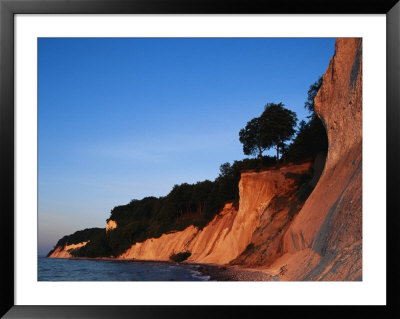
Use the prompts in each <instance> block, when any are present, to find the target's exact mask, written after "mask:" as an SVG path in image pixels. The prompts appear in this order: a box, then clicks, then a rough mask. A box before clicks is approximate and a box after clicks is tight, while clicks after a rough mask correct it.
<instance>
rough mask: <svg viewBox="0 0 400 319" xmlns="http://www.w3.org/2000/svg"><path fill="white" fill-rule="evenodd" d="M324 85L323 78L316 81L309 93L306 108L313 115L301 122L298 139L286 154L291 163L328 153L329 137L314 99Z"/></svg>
mask: <svg viewBox="0 0 400 319" xmlns="http://www.w3.org/2000/svg"><path fill="white" fill-rule="evenodd" d="M321 85H322V77H319V78H318V80H317V81H315V82H314V83H313V84H312V85H310V88H309V90H308V92H307V100H306V102H305V103H304V108H305V109H307V110H308V111H309V112H310V113H311V114H310V116H308V118H309V119H310V120H309V121H308V122H305V121H301V122H300V125H299V128H298V132H297V135H296V138H295V139H294V141H293V143H292V144H291V145H289V147H288V149H287V150H286V152H285V158H286V159H287V160H289V161H294V162H296V161H301V160H304V159H306V158H314V157H315V156H316V155H317V154H318V153H320V152H322V153H325V154H326V153H327V151H328V137H327V135H326V131H325V128H324V125H323V124H322V121H321V120H320V119H319V117H318V115H317V113H315V109H314V107H315V106H314V99H315V97H316V96H317V93H318V91H319V89H320V87H321Z"/></svg>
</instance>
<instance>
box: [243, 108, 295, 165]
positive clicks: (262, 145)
mask: <svg viewBox="0 0 400 319" xmlns="http://www.w3.org/2000/svg"><path fill="white" fill-rule="evenodd" d="M296 123H297V117H296V113H294V112H292V111H290V110H288V109H286V108H285V107H284V104H283V103H278V104H275V103H268V104H267V105H265V109H264V112H263V113H262V114H261V116H260V117H256V118H254V119H252V120H250V121H249V122H247V125H246V127H245V128H243V129H241V130H240V132H239V140H240V142H241V143H242V144H243V153H244V154H245V155H256V154H258V157H259V159H260V161H261V162H262V153H263V152H264V151H265V150H267V149H270V148H272V147H274V148H275V149H276V161H277V162H279V150H282V149H284V148H285V147H286V145H285V142H286V141H287V140H289V139H291V138H292V137H293V135H294V134H295V133H296V131H295V126H296Z"/></svg>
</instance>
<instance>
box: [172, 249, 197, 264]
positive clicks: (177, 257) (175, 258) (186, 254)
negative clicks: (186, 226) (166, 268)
mask: <svg viewBox="0 0 400 319" xmlns="http://www.w3.org/2000/svg"><path fill="white" fill-rule="evenodd" d="M191 255H192V253H191V252H190V251H185V252H181V253H177V254H172V255H171V256H169V259H170V260H171V261H173V262H176V263H181V262H182V261H184V260H186V259H188V258H189V257H190V256H191Z"/></svg>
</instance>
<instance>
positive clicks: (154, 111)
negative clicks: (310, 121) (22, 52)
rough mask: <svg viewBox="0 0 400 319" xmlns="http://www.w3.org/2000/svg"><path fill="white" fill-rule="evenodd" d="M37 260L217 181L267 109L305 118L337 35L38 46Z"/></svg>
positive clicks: (44, 41) (42, 42)
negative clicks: (83, 233)
mask: <svg viewBox="0 0 400 319" xmlns="http://www.w3.org/2000/svg"><path fill="white" fill-rule="evenodd" d="M38 41H39V42H38V43H39V51H38V73H39V74H38V81H39V82H38V84H39V88H38V90H39V92H38V93H39V106H38V115H39V122H38V136H39V137H38V143H39V147H38V152H39V172H38V176H39V219H38V222H39V229H38V230H39V254H45V253H47V252H48V251H49V250H50V249H51V248H52V247H53V246H54V245H55V243H56V242H57V240H58V239H59V238H61V237H62V236H64V235H66V234H70V233H73V232H75V231H76V230H80V229H84V228H88V227H105V220H106V219H107V218H108V217H109V214H110V211H111V209H112V208H113V207H114V206H117V205H122V204H126V203H128V202H129V201H130V200H132V199H134V198H136V199H141V198H143V197H145V196H164V195H166V194H168V192H169V191H170V190H171V188H172V186H173V185H174V184H180V183H183V182H188V183H195V182H197V181H202V180H205V179H209V180H214V178H215V177H217V176H218V174H219V166H220V164H222V163H225V162H233V161H234V160H240V159H242V158H244V157H245V156H244V155H243V152H242V145H241V144H240V142H239V138H238V134H239V130H240V129H241V128H243V127H244V126H245V125H246V123H247V122H248V121H249V120H251V119H252V118H254V117H256V116H259V115H260V114H261V113H262V111H263V108H264V105H265V104H267V103H268V102H274V103H278V102H283V103H284V104H285V107H287V108H289V109H291V110H293V111H295V112H296V113H297V116H298V118H299V119H300V120H301V119H304V118H305V117H306V116H307V115H308V113H307V111H306V110H305V109H304V102H305V101H306V98H307V90H308V88H309V86H310V85H311V84H312V83H314V82H315V81H316V80H317V79H318V77H319V76H320V75H322V74H323V73H324V72H325V70H326V68H327V67H328V64H329V61H330V58H331V57H332V55H333V53H334V41H335V40H334V39H332V38H328V39H290V38H285V39H284V38H280V39H263V38H252V39H250V38H249V39H246V38H237V39H236V38H234V39H232V38H231V39H220V38H214V39H210V38H197V39H195V38H193V39H179V38H171V39H169V38H143V39H134V38H132V39H124V38H121V39H116V38H113V39H102V38H99V39H86V38H81V39H73V38H71V39H66V38H64V39H63V38H55V39H51V38H40V39H39V40H38Z"/></svg>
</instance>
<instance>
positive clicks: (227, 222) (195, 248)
mask: <svg viewBox="0 0 400 319" xmlns="http://www.w3.org/2000/svg"><path fill="white" fill-rule="evenodd" d="M310 165H311V163H309V162H308V163H304V164H301V165H290V166H285V167H282V168H281V169H278V170H275V169H273V170H267V171H263V172H260V173H250V172H249V173H243V174H242V176H241V179H240V183H239V193H240V202H239V210H236V209H235V208H234V207H233V206H232V204H226V205H225V207H224V209H223V210H222V211H221V213H220V214H218V215H217V216H215V217H214V219H213V220H212V221H211V222H210V223H209V224H208V225H207V226H206V227H204V228H203V229H202V230H198V229H197V228H195V227H193V226H190V227H188V228H186V229H185V230H183V231H179V232H175V233H172V234H164V235H163V236H161V237H160V238H152V239H148V240H146V241H144V242H142V243H136V244H134V245H133V246H132V247H131V248H130V249H128V250H127V251H126V252H125V253H123V254H122V255H120V256H119V258H121V259H132V258H134V259H141V260H169V257H170V256H171V255H172V254H174V253H179V252H184V251H190V252H191V256H190V257H189V259H188V261H191V262H199V263H217V264H226V263H228V262H230V261H231V260H233V259H234V258H236V257H238V256H239V255H240V254H241V253H242V252H243V251H245V250H246V248H247V247H248V245H249V244H250V243H251V240H252V237H253V233H254V231H255V229H256V228H257V227H258V226H259V224H260V220H261V219H262V218H267V217H266V216H265V211H266V208H267V207H268V206H269V205H270V204H271V202H272V201H273V200H274V199H275V198H276V196H277V195H278V194H279V196H281V197H283V196H288V197H289V196H292V194H293V193H294V191H295V190H296V189H297V186H296V184H295V180H294V179H293V178H288V175H289V176H297V175H301V174H305V173H307V172H308V170H309V168H310Z"/></svg>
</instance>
